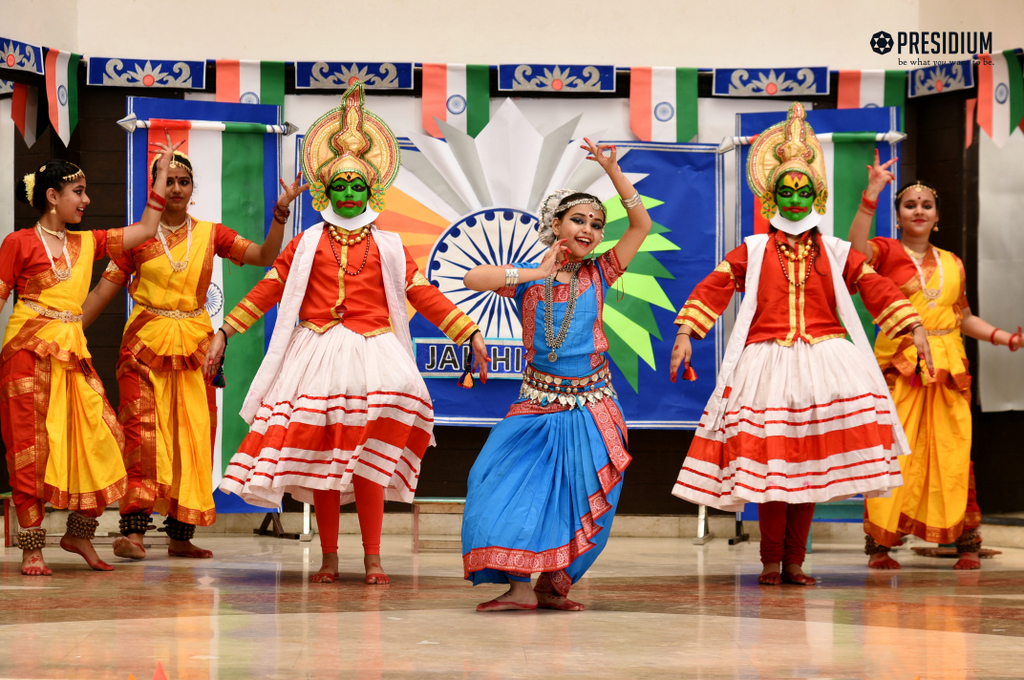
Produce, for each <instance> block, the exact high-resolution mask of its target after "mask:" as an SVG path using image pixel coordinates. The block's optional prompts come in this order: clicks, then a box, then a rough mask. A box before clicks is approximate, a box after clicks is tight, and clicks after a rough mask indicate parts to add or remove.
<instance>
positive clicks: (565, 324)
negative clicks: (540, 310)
mask: <svg viewBox="0 0 1024 680" xmlns="http://www.w3.org/2000/svg"><path fill="white" fill-rule="evenodd" d="M582 266H583V263H582V262H566V263H565V264H563V265H562V267H561V268H562V269H564V270H565V271H568V272H572V275H571V276H570V277H569V303H568V304H567V305H566V306H565V316H563V317H562V325H561V327H559V329H558V336H557V337H556V336H555V310H554V303H555V276H556V275H557V274H558V271H555V272H553V273H552V274H551V275H550V276H547V277H546V278H545V279H544V340H545V342H547V345H548V349H550V350H551V351H550V352H548V361H550V362H552V363H554V362H555V361H557V360H558V352H556V351H555V350H557V349H559V348H560V347H561V346H562V343H564V342H565V337H566V335H568V334H569V327H570V326H572V317H573V314H574V313H575V312H576V295H577V293H578V292H579V288H580V268H581V267H582Z"/></svg>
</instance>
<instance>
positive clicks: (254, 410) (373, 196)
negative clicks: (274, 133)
mask: <svg viewBox="0 0 1024 680" xmlns="http://www.w3.org/2000/svg"><path fill="white" fill-rule="evenodd" d="M364 99H365V95H364V92H363V83H361V82H357V83H355V84H354V85H353V86H352V87H350V88H349V89H348V90H346V92H345V94H344V95H342V98H341V102H342V104H341V106H339V107H337V108H334V109H331V110H330V111H328V112H327V113H326V114H324V115H323V116H321V117H320V118H319V119H318V120H317V121H316V122H315V123H313V125H312V126H311V127H310V128H309V131H308V132H307V133H306V136H305V138H304V139H303V142H302V150H301V163H302V173H303V175H305V177H306V180H307V181H308V182H309V183H310V185H311V192H312V194H313V206H314V208H315V209H317V210H319V211H321V213H320V214H321V215H322V216H323V219H324V221H323V222H321V223H320V224H317V225H315V226H313V227H310V228H309V229H308V230H306V231H305V233H303V234H301V235H299V236H297V237H295V238H294V239H293V240H292V241H291V242H290V243H289V244H288V245H287V246H286V247H285V250H284V252H283V253H282V254H281V256H280V257H278V258H277V261H276V262H275V263H274V266H273V267H272V268H271V269H270V271H269V272H268V273H267V275H266V277H265V278H264V279H263V280H262V281H261V282H260V283H258V284H257V285H256V286H255V287H254V288H253V289H252V291H251V292H250V293H249V294H248V295H247V296H246V297H245V299H243V300H242V302H240V303H239V304H238V305H237V306H236V307H235V308H234V309H233V310H232V311H231V312H230V313H229V314H228V316H227V318H226V321H225V324H224V326H223V327H222V328H221V332H220V333H217V334H216V336H215V337H214V341H213V345H212V346H211V348H210V354H209V358H208V363H207V366H208V370H211V369H212V368H213V367H214V365H215V362H216V361H217V360H218V359H219V358H220V356H221V354H222V352H223V350H224V347H225V346H226V344H227V339H229V338H230V337H231V336H232V335H234V334H235V333H241V332H244V331H245V330H246V329H247V328H249V327H250V326H251V325H252V324H253V323H255V322H256V320H257V319H259V318H260V317H261V316H262V315H263V314H264V313H265V312H266V311H267V310H269V309H271V308H272V307H273V306H274V305H275V304H277V303H278V301H280V303H281V307H280V310H279V312H278V317H277V324H276V326H275V328H274V335H273V339H272V340H271V344H270V348H269V349H268V351H267V355H266V357H265V358H264V360H263V364H262V366H261V367H260V370H259V372H258V373H257V374H256V378H255V379H254V380H253V383H252V387H251V388H250V390H249V394H248V395H247V397H246V399H245V402H244V404H243V407H242V416H243V417H244V418H245V419H246V421H248V422H249V424H250V426H251V429H250V431H249V434H248V435H247V436H246V437H245V439H244V440H243V441H242V444H241V447H240V448H239V450H238V453H237V454H235V456H234V457H232V459H231V464H230V465H229V467H228V469H227V470H226V471H225V473H224V481H223V482H222V483H221V486H220V488H221V489H222V490H223V491H225V492H230V493H236V494H238V495H240V496H241V497H242V498H243V499H244V500H246V501H247V502H249V503H253V504H255V505H261V506H266V507H277V506H278V505H280V503H281V498H282V496H283V495H284V494H285V492H288V493H290V494H291V495H292V496H293V497H294V498H296V499H298V500H300V501H304V502H312V503H314V505H315V507H316V518H317V525H318V527H319V532H320V544H321V547H322V549H323V566H322V567H321V569H320V571H319V572H318V573H317V574H314V575H313V576H312V577H311V580H313V581H314V582H319V583H331V582H333V581H334V580H336V579H337V578H338V554H337V553H338V525H339V519H340V518H339V512H340V505H341V503H343V502H344V503H350V502H352V501H353V500H354V501H355V503H356V511H357V513H358V516H359V526H360V529H361V532H362V538H363V549H364V552H365V555H364V564H365V567H366V583H368V584H375V583H376V584H384V583H388V582H389V578H388V576H387V575H386V574H385V573H384V570H383V568H382V567H381V563H380V534H381V525H382V522H383V516H384V500H385V499H388V500H392V501H402V502H405V503H409V502H412V499H413V496H414V494H415V492H416V484H417V481H418V478H419V470H420V463H421V460H422V458H423V454H424V452H425V451H426V449H427V447H428V446H431V445H432V444H433V423H434V419H433V408H432V406H431V401H430V395H429V394H428V392H427V387H426V385H425V384H424V382H423V378H422V377H421V376H420V373H419V371H418V370H417V367H416V363H415V361H414V358H413V349H412V340H411V337H410V334H409V319H408V311H407V308H406V302H407V301H408V303H410V304H412V306H413V307H414V308H415V309H416V310H417V311H418V312H419V313H420V314H423V316H424V317H426V319H428V320H429V321H430V322H431V323H433V324H434V325H436V326H437V327H438V328H440V329H441V331H442V332H443V333H444V334H445V335H447V336H448V337H449V338H450V339H451V340H452V341H453V342H455V343H456V344H462V343H465V342H467V341H469V342H471V343H472V347H473V351H474V354H475V357H476V359H477V360H478V361H479V362H480V363H481V371H482V373H483V376H482V377H485V376H486V361H487V359H486V354H487V348H486V346H485V345H484V341H483V338H482V336H481V335H480V333H479V330H478V329H477V326H476V324H474V323H473V321H472V320H471V319H470V318H469V317H467V316H466V315H465V314H463V313H462V312H461V311H459V309H458V308H457V307H456V306H455V305H454V304H452V303H451V301H449V300H448V299H447V298H446V297H445V296H444V295H443V294H442V293H441V292H440V291H439V290H438V289H437V288H435V287H434V286H432V285H430V282H429V281H427V279H426V278H425V277H424V276H423V275H422V274H421V273H420V272H419V270H418V269H417V267H416V264H415V262H414V261H413V259H412V256H411V255H410V254H409V251H408V250H406V249H405V247H404V246H403V245H402V240H401V238H400V237H399V236H398V234H394V233H389V232H384V231H380V230H379V229H378V228H377V227H376V225H375V224H374V223H373V222H374V220H375V219H376V218H377V215H378V214H379V213H380V212H382V211H383V210H384V190H385V189H387V188H388V187H389V186H391V184H392V182H394V180H395V177H396V176H397V174H398V169H399V147H398V141H397V139H396V138H395V135H394V133H393V132H392V131H391V129H390V128H389V127H388V126H387V125H386V124H385V123H384V121H383V120H381V119H380V118H379V117H378V116H376V115H374V114H373V113H371V112H370V111H367V110H366V109H365V108H364ZM296 322H298V326H297V327H296Z"/></svg>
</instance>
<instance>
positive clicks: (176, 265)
mask: <svg viewBox="0 0 1024 680" xmlns="http://www.w3.org/2000/svg"><path fill="white" fill-rule="evenodd" d="M186 224H187V225H188V233H187V234H186V237H187V239H188V241H187V245H186V246H185V259H184V260H181V261H179V260H175V259H174V257H172V256H171V249H170V248H168V247H167V239H166V238H165V237H164V232H163V230H164V229H167V230H168V231H170V232H175V231H177V230H178V229H181V227H182V226H183V225H186ZM156 237H157V238H158V239H160V245H162V246H163V247H164V255H166V256H167V261H168V262H170V263H171V269H172V270H173V271H176V272H183V271H185V268H186V267H188V256H189V253H191V252H192V218H191V217H189V216H188V215H186V216H185V221H184V222H182V223H181V224H176V225H174V226H173V227H172V226H170V225H167V224H164V223H163V222H161V223H160V224H158V225H157V227H156Z"/></svg>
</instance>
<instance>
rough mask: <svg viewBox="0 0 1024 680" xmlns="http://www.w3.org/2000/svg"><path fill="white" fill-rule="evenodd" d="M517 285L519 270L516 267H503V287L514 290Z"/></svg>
mask: <svg viewBox="0 0 1024 680" xmlns="http://www.w3.org/2000/svg"><path fill="white" fill-rule="evenodd" d="M518 285H519V270H518V269H517V268H516V267H508V266H506V267H505V287H506V288H515V287H516V286H518Z"/></svg>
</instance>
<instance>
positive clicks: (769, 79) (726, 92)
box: [712, 66, 829, 97]
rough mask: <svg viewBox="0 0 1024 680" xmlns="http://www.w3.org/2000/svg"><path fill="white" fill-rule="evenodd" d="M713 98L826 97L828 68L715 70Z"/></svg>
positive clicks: (827, 91)
mask: <svg viewBox="0 0 1024 680" xmlns="http://www.w3.org/2000/svg"><path fill="white" fill-rule="evenodd" d="M712 92H713V93H714V95H715V96H716V97H791V96H794V95H804V96H806V95H827V94H828V93H829V81H828V67H827V66H805V67H801V68H716V69H715V74H714V86H713V87H712Z"/></svg>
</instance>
